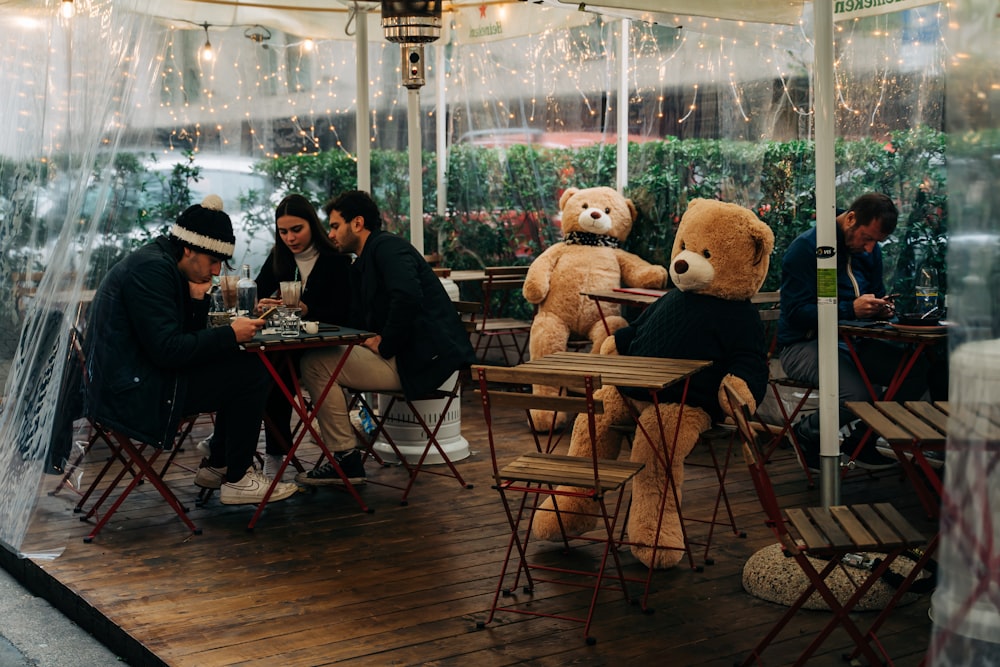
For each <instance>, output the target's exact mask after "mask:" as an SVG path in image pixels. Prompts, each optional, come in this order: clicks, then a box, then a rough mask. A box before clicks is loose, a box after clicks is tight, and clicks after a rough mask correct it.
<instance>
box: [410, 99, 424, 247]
mask: <svg viewBox="0 0 1000 667" xmlns="http://www.w3.org/2000/svg"><path fill="white" fill-rule="evenodd" d="M408 93H409V94H408V95H407V98H406V121H407V134H408V135H409V136H408V139H409V141H408V143H407V146H408V149H409V155H410V243H412V244H413V247H414V248H416V249H417V252H419V253H420V254H421V255H422V254H424V180H423V175H422V171H423V161H422V159H421V154H420V153H421V151H422V150H423V149H422V148H421V141H420V89H419V88H409V89H408Z"/></svg>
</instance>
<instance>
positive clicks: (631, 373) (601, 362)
mask: <svg viewBox="0 0 1000 667" xmlns="http://www.w3.org/2000/svg"><path fill="white" fill-rule="evenodd" d="M711 365H712V362H711V361H701V360H696V359H664V358H662V357H632V356H624V355H617V354H590V353H587V352H556V353H554V354H549V355H546V356H544V357H542V358H541V359H532V360H531V361H526V362H524V363H523V364H519V365H518V366H516V368H528V369H534V370H539V369H549V370H553V371H576V372H580V373H594V374H598V375H600V376H601V382H602V383H604V384H610V385H615V386H618V387H640V388H643V389H654V390H659V389H664V388H666V387H669V386H670V385H672V384H674V383H675V382H679V381H680V380H683V379H685V378H687V377H689V376H691V375H693V374H694V373H697V372H698V371H700V370H702V369H703V368H708V367H709V366H711Z"/></svg>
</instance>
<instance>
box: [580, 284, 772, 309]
mask: <svg viewBox="0 0 1000 667" xmlns="http://www.w3.org/2000/svg"><path fill="white" fill-rule="evenodd" d="M669 291H670V290H658V289H647V288H643V287H616V288H613V289H609V290H593V291H586V292H580V294H581V295H582V296H585V297H588V298H591V299H594V300H595V301H607V302H610V303H620V304H625V305H636V306H648V305H650V304H652V303H653V302H655V301H656V300H657V299H659V298H660V297H661V296H663V295H664V294H666V293H667V292H669ZM778 302H779V295H778V292H757V293H756V294H754V295H753V296H752V297H750V303H753V304H758V305H761V304H771V303H778Z"/></svg>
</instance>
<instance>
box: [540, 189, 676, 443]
mask: <svg viewBox="0 0 1000 667" xmlns="http://www.w3.org/2000/svg"><path fill="white" fill-rule="evenodd" d="M559 208H560V210H561V211H562V229H563V237H564V240H563V241H561V242H559V243H556V244H554V245H552V246H550V247H549V248H548V249H547V250H545V252H543V253H542V254H541V255H539V256H538V257H537V258H535V260H534V261H533V262H532V263H531V266H530V267H529V268H528V274H527V276H526V278H525V280H524V288H523V292H524V298H525V299H527V300H528V302H529V303H534V304H538V312H537V313H536V314H535V318H534V320H533V321H532V324H531V336H530V338H529V343H530V347H529V352H530V354H531V358H532V359H538V358H540V357H543V356H545V355H547V354H551V353H553V352H559V351H561V350H565V349H566V347H567V344H568V343H569V339H570V335H571V334H575V335H577V336H581V337H584V338H588V339H590V341H591V342H592V343H593V351H594V352H595V353H596V352H598V351H599V350H600V349H601V344H602V343H603V342H604V340H605V338H607V337H608V332H607V330H606V329H605V326H604V322H602V321H601V314H600V312H599V311H598V310H597V305H596V304H595V303H594V301H593V300H591V299H589V298H587V297H585V296H581V295H580V292H583V291H598V290H611V289H614V288H616V287H622V286H626V287H647V288H660V287H663V286H664V285H665V284H666V281H667V270H666V269H665V268H664V267H662V266H658V265H655V264H650V263H649V262H647V261H645V260H644V259H642V258H641V257H639V256H638V255H633V254H632V253H630V252H626V251H624V250H622V249H621V248H620V247H619V246H620V245H621V244H622V243H623V242H624V241H625V239H627V238H628V235H629V233H630V232H631V231H632V223H633V222H635V218H636V216H637V212H636V209H635V206H634V205H633V204H632V200H630V199H626V198H624V197H622V196H621V195H620V194H618V192H617V191H616V190H614V189H613V188H604V187H601V188H587V189H585V190H579V189H577V188H569V189H567V190H566V191H565V192H564V193H563V195H562V196H561V197H560V198H559ZM604 312H605V319H606V321H607V326H608V329H610V330H611V331H612V332H614V331H615V330H617V329H620V328H622V327H623V326H625V325H626V324H628V323H627V322H626V321H625V319H624V318H622V317H621V314H620V312H621V311H620V307H619V306H617V305H608V306H605V307H604ZM557 391H558V389H557V388H555V387H545V386H540V385H536V386H535V387H534V393H536V394H543V395H553V394H555V393H556V392H557ZM531 419H532V423H533V425H534V427H535V429H536V430H539V431H547V430H549V428H551V427H552V426H556V427H558V426H561V424H559V423H557V424H553V414H552V413H551V412H547V411H539V410H532V411H531Z"/></svg>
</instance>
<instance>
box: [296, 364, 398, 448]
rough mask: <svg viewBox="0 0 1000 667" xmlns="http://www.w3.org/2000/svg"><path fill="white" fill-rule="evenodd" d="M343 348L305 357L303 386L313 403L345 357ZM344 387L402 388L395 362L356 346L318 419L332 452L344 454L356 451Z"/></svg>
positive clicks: (323, 435)
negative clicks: (344, 452) (352, 450)
mask: <svg viewBox="0 0 1000 667" xmlns="http://www.w3.org/2000/svg"><path fill="white" fill-rule="evenodd" d="M346 349H347V348H344V347H336V348H330V349H322V350H315V351H311V352H307V353H306V354H305V355H304V356H303V357H302V362H301V371H302V385H303V386H304V387H305V388H306V389H307V390H308V391H309V395H310V396H312V397H313V400H316V399H318V398H319V396H320V395H321V394H322V392H323V390H324V389H325V388H326V384H327V382H328V381H329V380H330V376H331V375H333V372H334V370H336V368H337V364H338V363H340V359H341V357H342V356H343V354H344V352H345V350H346ZM341 387H351V388H352V389H360V390H365V391H377V390H379V389H383V390H396V391H398V390H399V389H401V385H400V384H399V373H397V371H396V360H395V358H393V359H383V358H382V357H381V356H379V355H378V354H376V353H374V352H372V351H371V350H369V349H368V348H366V347H362V346H360V345H357V346H355V347H354V349H353V350H351V353H350V355H349V356H348V357H347V360H346V361H345V362H344V366H343V368H341V370H340V375H339V376H338V378H337V381H336V382H334V383H333V385H332V386H331V387H330V391H329V392H328V393H327V395H326V398H325V399H324V400H323V402H322V403H321V404H320V406H319V409H318V410H317V413H316V420H317V422H318V423H319V426H320V429H319V430H320V435H321V437H322V438H323V441H324V442H325V443H326V445H327V447H328V448H329V449H330V451H333V452H343V451H347V450H350V449H353V448H354V443H355V440H354V431H353V430H352V429H351V421H350V417H349V416H348V414H347V399H346V397H345V396H344V391H343V389H342V388H341Z"/></svg>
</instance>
